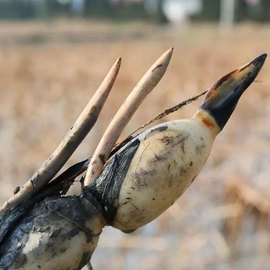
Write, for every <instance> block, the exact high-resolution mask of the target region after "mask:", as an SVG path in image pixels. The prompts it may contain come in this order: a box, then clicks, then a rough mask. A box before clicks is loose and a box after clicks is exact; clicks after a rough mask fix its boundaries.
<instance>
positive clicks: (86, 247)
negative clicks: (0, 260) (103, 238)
mask: <svg viewBox="0 0 270 270" xmlns="http://www.w3.org/2000/svg"><path fill="white" fill-rule="evenodd" d="M102 220H103V219H102V218H101V217H100V215H97V216H92V217H91V219H89V220H88V221H87V222H86V224H85V228H87V230H88V232H86V231H83V230H78V226H77V224H75V223H73V222H72V221H69V220H68V219H64V218H62V217H61V216H59V218H57V219H54V220H51V219H50V220H49V221H50V223H49V222H48V224H47V226H45V225H44V226H45V227H44V228H42V229H41V230H39V229H36V230H35V229H32V231H31V232H30V233H29V238H28V239H25V240H24V239H21V240H20V242H18V244H17V245H21V244H24V241H26V243H25V247H24V248H23V250H22V253H21V254H20V256H19V258H17V260H16V261H15V262H14V263H13V264H12V266H11V267H10V268H9V269H10V270H18V269H20V270H37V269H47V270H49V269H50V270H53V269H55V270H66V269H81V267H80V268H79V266H80V263H81V260H82V257H83V256H84V255H86V256H87V255H89V256H90V255H91V254H92V253H93V252H94V250H95V248H96V246H97V243H98V239H99V235H100V234H101V232H102V228H103V226H104V224H103V222H102ZM44 222H46V221H44ZM50 226H53V230H55V231H57V232H59V234H55V236H52V234H51V230H50ZM34 228H35V226H34Z"/></svg>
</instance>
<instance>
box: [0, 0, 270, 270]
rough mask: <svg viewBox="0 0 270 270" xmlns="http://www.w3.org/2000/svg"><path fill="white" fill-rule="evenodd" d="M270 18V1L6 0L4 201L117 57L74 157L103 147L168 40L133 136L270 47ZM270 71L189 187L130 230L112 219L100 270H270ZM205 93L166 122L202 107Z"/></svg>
mask: <svg viewBox="0 0 270 270" xmlns="http://www.w3.org/2000/svg"><path fill="white" fill-rule="evenodd" d="M269 20H270V1H268V0H223V1H222V0H220V1H219V0H202V1H200V0H181V1H180V0H145V1H143V0H136V1H135V0H133V1H131V0H47V1H46V0H0V181H1V182H0V184H1V185H0V187H1V188H0V201H1V202H4V200H6V199H7V198H8V197H9V196H11V194H12V191H13V189H14V187H15V186H17V185H20V184H22V183H24V182H25V181H26V180H27V179H28V178H29V177H30V176H31V175H32V173H33V172H34V171H35V170H36V169H37V168H38V167H39V166H40V165H41V164H42V162H43V161H44V160H45V159H46V158H47V157H48V155H49V154H50V153H51V152H52V151H53V150H54V148H55V147H56V145H57V144H58V142H59V141H60V140H61V138H62V136H63V135H64V134H65V132H66V131H67V130H68V129H69V127H70V126H71V125H72V123H73V121H74V120H75V119H76V117H77V116H78V115H79V113H80V111H81V110H82V109H83V107H84V105H85V104H86V102H87V100H88V99H89V98H90V97H91V96H92V95H93V93H94V91H95V89H96V88H97V87H98V85H99V83H100V82H101V81H102V79H103V77H104V75H105V74H106V72H107V70H108V69H109V67H110V66H111V64H112V63H113V62H114V61H115V59H116V58H118V57H119V56H121V57H122V59H123V62H122V67H121V71H120V74H119V76H118V79H117V81H116V83H115V86H114V88H113V90H112V92H111V95H110V97H109V99H108V102H107V104H106V106H105V108H104V110H103V112H102V115H101V117H100V119H99V121H98V123H97V125H96V127H95V128H94V130H93V131H92V132H91V134H90V135H89V136H88V137H87V139H86V140H85V141H84V142H83V145H82V146H81V147H80V148H79V149H78V151H77V152H76V153H75V154H74V155H73V156H72V158H71V159H70V161H69V162H68V164H67V166H68V165H71V164H73V163H75V162H77V161H80V160H82V159H84V158H86V157H88V156H89V155H90V154H91V153H92V152H93V150H94V149H95V146H96V145H97V143H98V141H99V139H100V137H101V135H102V133H103V131H104V130H105V128H106V126H107V125H108V123H109V122H110V120H111V118H112V116H113V114H114V113H115V112H116V110H117V108H118V107H119V105H120V104H121V103H122V102H123V100H124V99H125V97H126V96H127V95H128V93H129V92H130V90H131V89H132V87H133V86H134V85H135V84H136V82H137V80H138V79H139V78H140V76H141V75H142V74H143V73H144V72H145V71H146V70H147V68H148V67H149V66H150V65H151V64H152V63H153V62H154V61H155V59H156V58H157V57H158V56H159V55H161V54H162V53H163V52H164V51H165V50H166V49H168V48H169V47H171V46H173V47H174V48H175V50H174V56H173V59H172V61H171V64H170V66H169V68H168V71H167V73H166V74H165V76H164V78H163V79H162V81H161V83H160V84H159V85H158V86H157V87H156V89H155V90H154V91H153V93H152V94H151V95H150V96H149V97H148V98H147V99H146V100H145V101H144V103H143V105H142V106H141V107H140V109H139V110H138V112H137V113H136V114H135V116H134V117H133V119H132V120H131V122H130V124H129V125H128V127H127V128H126V129H125V132H124V134H123V136H126V135H128V134H129V133H131V132H132V131H133V130H134V129H135V128H137V127H138V126H140V125H141V124H143V123H144V122H146V121H148V120H150V119H151V118H152V117H153V116H155V115H156V114H157V113H159V112H161V111H163V110H164V109H166V108H168V107H169V106H172V105H175V104H176V103H178V102H180V101H182V100H184V99H187V98H189V97H191V96H194V95H196V94H198V93H201V92H202V91H203V90H206V89H207V88H208V87H210V86H211V85H212V84H213V83H214V82H215V81H216V80H217V79H218V78H219V77H221V76H222V75H224V74H226V73H227V72H229V71H231V70H232V69H234V68H236V67H239V66H241V65H243V64H245V63H246V62H247V61H249V60H251V59H252V58H253V57H255V56H257V55H259V54H261V53H264V52H269V48H270V25H269ZM269 68H270V64H269V62H266V64H265V66H264V68H263V70H262V72H261V73H260V75H259V77H258V79H257V80H256V82H255V83H253V85H252V86H251V87H250V89H248V91H247V92H246V93H245V95H244V96H243V98H242V99H241V100H240V102H239V105H238V107H237V109H236V111H235V113H234V115H233V116H232V117H231V119H230V121H229V123H228V124H227V126H226V127H225V129H224V130H223V131H222V133H221V134H220V135H219V137H218V139H217V141H216V143H215V145H214V148H213V151H212V154H211V156H210V158H209V160H208V162H207V164H206V166H205V168H204V170H203V172H202V173H201V174H200V175H199V176H198V178H197V179H196V181H195V182H194V183H193V185H192V186H191V187H190V188H189V189H188V191H187V192H186V193H185V194H184V195H183V196H182V197H181V198H180V199H179V200H178V201H177V202H176V203H175V204H174V205H173V206H172V207H171V208H170V209H169V210H168V211H166V212H165V213H164V214H163V215H162V216H160V217H159V218H158V219H157V220H155V221H154V222H152V223H151V224H149V225H147V226H145V227H144V228H141V229H139V230H138V231H136V232H134V233H132V234H130V235H125V234H123V233H121V232H118V231H117V230H115V229H113V228H106V229H105V230H104V233H103V234H102V235H101V237H100V242H99V247H98V249H97V250H96V252H95V254H94V256H93V259H92V263H93V266H94V268H95V269H100V270H101V269H117V270H124V269H127V270H135V269H141V270H150V269H168V270H176V269H177V270H179V269H180V270H192V269H196V270H200V269H213V270H216V269H218V270H219V269H220V270H223V269H224V270H227V269H237V270H238V269H247V270H249V269H260V270H263V269H265V270H266V269H270V259H269V252H270V237H269V214H270V199H269V195H270V179H269V177H270V169H269V162H270V147H269V145H270V144H269V141H270V128H269V127H270V106H269V105H270V79H269V76H270V71H269ZM200 102H201V101H198V102H194V103H193V104H191V105H188V106H186V107H184V108H183V109H182V110H180V111H178V112H176V113H174V114H173V115H170V116H168V117H167V118H166V119H164V121H165V120H171V119H177V118H185V117H190V116H192V115H193V113H194V112H195V110H196V108H197V107H198V106H199V103H200ZM67 166H66V167H67Z"/></svg>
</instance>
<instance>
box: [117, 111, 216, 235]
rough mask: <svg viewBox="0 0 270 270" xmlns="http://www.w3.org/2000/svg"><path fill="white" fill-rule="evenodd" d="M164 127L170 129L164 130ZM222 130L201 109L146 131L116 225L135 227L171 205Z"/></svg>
mask: <svg viewBox="0 0 270 270" xmlns="http://www.w3.org/2000/svg"><path fill="white" fill-rule="evenodd" d="M202 119H203V120H202ZM205 120H206V121H205ZM205 122H207V123H208V124H209V123H211V125H210V126H209V125H208V124H207V125H206V124H205ZM162 127H167V129H165V130H163V131H162ZM155 129H157V131H152V132H151V130H155ZM158 129H159V130H158ZM218 132H219V128H218V127H217V125H216V123H215V121H214V120H213V118H212V117H211V116H210V115H209V114H208V113H207V112H204V111H198V112H197V113H196V114H195V116H194V118H192V119H188V120H177V121H171V122H168V123H164V124H161V125H158V126H156V127H154V128H152V129H150V130H147V131H146V132H144V133H142V134H141V135H140V136H139V137H138V138H139V139H140V141H141V144H140V146H139V148H138V150H137V152H136V154H135V156H134V158H133V160H132V162H131V165H130V167H129V170H128V172H127V175H126V177H125V179H124V182H123V185H122V188H121V191H120V196H119V206H118V210H117V214H116V217H115V219H114V222H113V223H112V226H113V227H115V228H118V229H120V230H122V231H125V232H129V231H133V230H135V229H137V228H139V227H141V226H143V225H145V224H147V223H148V222H150V221H152V220H154V219H155V218H156V217H158V216H159V215H160V214H162V213H163V212H164V211H165V210H166V209H167V208H168V207H170V206H171V205H172V204H173V203H174V202H175V200H176V199H177V198H178V197H179V196H180V195H181V194H182V193H183V192H184V191H185V190H186V189H187V188H188V187H189V185H190V184H191V183H192V182H193V180H194V179H195V177H196V176H197V175H198V173H199V172H200V171H201V169H202V167H203V166H204V164H205V162H206V160H207V158H208V156H209V154H210V151H211V148H212V144H213V142H214V139H215V137H216V135H217V134H218Z"/></svg>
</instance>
